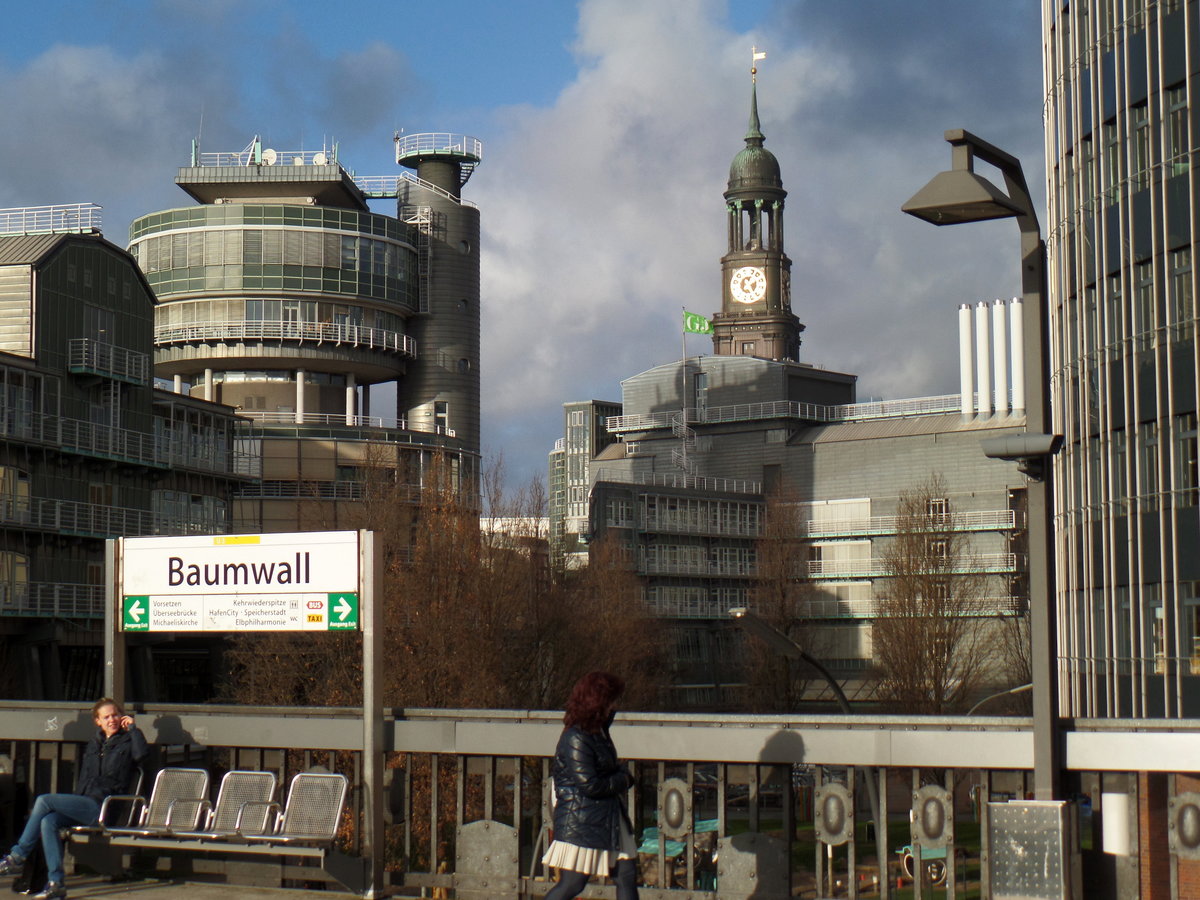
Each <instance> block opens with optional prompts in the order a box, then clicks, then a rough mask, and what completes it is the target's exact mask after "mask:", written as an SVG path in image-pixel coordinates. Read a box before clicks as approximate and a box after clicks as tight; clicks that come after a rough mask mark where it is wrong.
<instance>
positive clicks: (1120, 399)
mask: <svg viewBox="0 0 1200 900" xmlns="http://www.w3.org/2000/svg"><path fill="white" fill-rule="evenodd" d="M1198 42H1200V9H1198V7H1197V4H1196V2H1194V0H1192V2H1184V0H1165V2H1151V3H1144V2H1141V0H1086V2H1079V3H1071V4H1069V5H1068V4H1066V3H1063V2H1058V0H1045V2H1044V3H1043V43H1044V60H1045V84H1046V102H1045V118H1046V163H1047V165H1046V170H1047V199H1048V207H1049V211H1048V216H1047V218H1048V232H1049V233H1048V235H1047V240H1046V246H1047V250H1048V255H1049V262H1050V267H1049V271H1050V278H1049V290H1050V303H1049V307H1050V316H1051V344H1052V349H1051V353H1052V360H1051V364H1052V379H1051V387H1052V392H1053V407H1054V416H1055V430H1056V431H1059V432H1061V433H1062V434H1063V435H1064V436H1065V438H1066V443H1065V446H1064V449H1063V452H1062V453H1061V454H1060V456H1059V458H1058V461H1057V464H1056V473H1055V486H1056V488H1057V490H1056V497H1055V512H1056V517H1057V523H1056V525H1057V527H1056V532H1057V552H1058V585H1057V603H1058V618H1059V666H1060V685H1061V688H1060V693H1061V701H1062V706H1063V709H1064V712H1066V713H1067V714H1070V715H1088V716H1115V717H1131V716H1132V717H1155V716H1166V717H1179V716H1195V715H1197V714H1198V713H1200V681H1198V679H1197V674H1198V673H1200V554H1197V552H1196V548H1197V546H1200V506H1198V503H1200V477H1198V471H1197V424H1196V423H1197V419H1196V415H1197V406H1196V400H1197V383H1196V378H1197V365H1196V354H1197V334H1196V323H1197V318H1196V307H1195V302H1196V293H1197V291H1196V272H1195V254H1196V229H1195V220H1196V214H1197V181H1196V178H1195V161H1196V141H1197V115H1196V101H1195V92H1196V85H1197V73H1198V69H1197V59H1198V57H1197V54H1196V47H1197V46H1198Z"/></svg>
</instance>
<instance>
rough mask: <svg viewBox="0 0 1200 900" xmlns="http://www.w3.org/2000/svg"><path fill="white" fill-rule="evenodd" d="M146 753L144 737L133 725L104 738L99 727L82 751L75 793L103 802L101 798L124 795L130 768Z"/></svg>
mask: <svg viewBox="0 0 1200 900" xmlns="http://www.w3.org/2000/svg"><path fill="white" fill-rule="evenodd" d="M148 752H149V748H148V747H147V746H146V738H145V737H144V736H143V735H142V733H141V732H140V731H139V730H138V727H137V726H136V725H134V726H132V727H130V729H129V730H128V731H118V732H117V733H116V734H114V735H113V736H112V737H110V738H109V739H108V740H105V739H104V732H103V731H101V730H100V729H99V728H97V729H96V733H95V734H94V735H92V739H91V740H90V741H88V745H87V747H86V749H84V751H83V763H82V764H81V765H80V766H79V779H78V780H77V781H76V782H75V793H77V794H82V795H83V796H85V797H91V798H92V799H93V800H95V801H96V802H97V803H103V802H104V798H105V797H109V796H111V795H113V794H125V793H128V791H129V782H130V781H131V780H132V778H133V769H134V766H136V765H137V764H138V763H139V762H140V761H141V760H142V759H144V758H145V756H146V754H147V753H148Z"/></svg>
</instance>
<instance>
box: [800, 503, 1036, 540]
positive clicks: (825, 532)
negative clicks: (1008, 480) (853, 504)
mask: <svg viewBox="0 0 1200 900" xmlns="http://www.w3.org/2000/svg"><path fill="white" fill-rule="evenodd" d="M1020 520H1021V517H1020V516H1019V515H1018V513H1017V512H1016V511H1014V510H1011V509H998V510H984V511H979V512H956V513H946V514H945V515H931V516H929V517H927V518H926V517H922V518H921V520H920V525H921V528H922V530H923V531H925V530H928V531H1011V530H1013V529H1015V528H1018V527H1020V525H1019V522H1020ZM910 521H911V520H906V519H904V518H902V517H900V516H871V517H869V518H862V519H831V520H828V521H823V522H817V521H807V522H803V523H801V525H800V533H801V535H803V536H804V537H848V536H854V535H876V534H879V535H883V534H898V533H899V532H900V531H901V530H903V529H905V528H908V527H909V524H908V523H909V522H910Z"/></svg>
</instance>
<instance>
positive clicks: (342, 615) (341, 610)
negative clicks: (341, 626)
mask: <svg viewBox="0 0 1200 900" xmlns="http://www.w3.org/2000/svg"><path fill="white" fill-rule="evenodd" d="M333 611H334V612H335V613H337V614H338V621H339V622H345V621H346V616H348V615H350V613H352V612H354V607H353V606H351V605H350V603H349V602H348V601H347V600H346V598H345V597H338V603H337V606H335V607H334V608H333Z"/></svg>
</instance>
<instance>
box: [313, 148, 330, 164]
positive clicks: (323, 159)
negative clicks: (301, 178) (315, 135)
mask: <svg viewBox="0 0 1200 900" xmlns="http://www.w3.org/2000/svg"><path fill="white" fill-rule="evenodd" d="M328 164H329V157H328V156H326V155H325V151H324V150H319V151H317V153H315V154H314V155H313V165H314V166H324V165H328Z"/></svg>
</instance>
